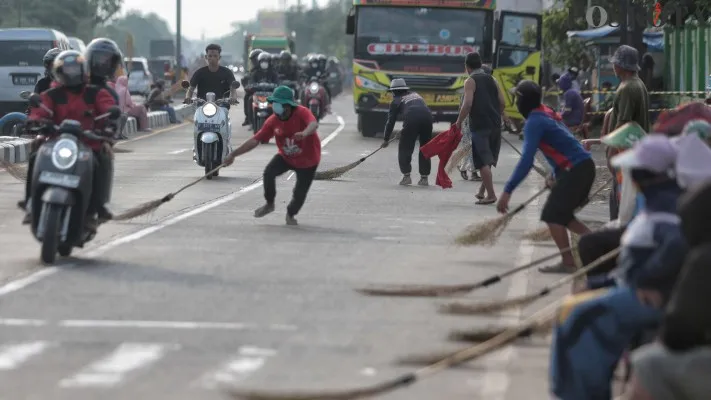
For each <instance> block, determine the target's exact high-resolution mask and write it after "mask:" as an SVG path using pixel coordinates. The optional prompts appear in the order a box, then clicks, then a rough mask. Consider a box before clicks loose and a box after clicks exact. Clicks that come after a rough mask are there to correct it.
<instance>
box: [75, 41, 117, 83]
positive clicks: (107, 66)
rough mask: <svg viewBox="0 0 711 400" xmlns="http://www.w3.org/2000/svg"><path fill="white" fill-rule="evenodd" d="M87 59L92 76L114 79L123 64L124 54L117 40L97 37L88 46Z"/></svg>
mask: <svg viewBox="0 0 711 400" xmlns="http://www.w3.org/2000/svg"><path fill="white" fill-rule="evenodd" d="M84 54H85V55H86V61H87V63H88V64H89V75H90V76H91V77H92V78H103V79H108V80H111V79H114V77H116V73H117V72H118V69H119V67H122V66H123V54H122V53H121V50H120V49H119V47H118V45H117V44H116V42H114V41H113V40H111V39H107V38H97V39H94V40H92V41H91V43H89V44H88V45H87V46H86V51H85V52H84Z"/></svg>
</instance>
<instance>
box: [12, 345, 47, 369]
mask: <svg viewBox="0 0 711 400" xmlns="http://www.w3.org/2000/svg"><path fill="white" fill-rule="evenodd" d="M51 346H52V344H51V343H49V342H44V341H37V342H25V343H18V344H15V345H7V346H3V347H0V371H9V370H12V369H15V368H17V367H19V366H20V365H22V363H24V362H25V361H27V360H29V359H30V358H32V357H34V356H36V355H39V354H41V353H42V352H44V351H45V350H46V349H48V348H49V347H51Z"/></svg>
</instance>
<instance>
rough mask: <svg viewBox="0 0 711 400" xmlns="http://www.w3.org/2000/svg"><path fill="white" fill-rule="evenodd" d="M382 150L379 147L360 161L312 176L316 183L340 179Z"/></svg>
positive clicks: (392, 140) (390, 141) (318, 172)
mask: <svg viewBox="0 0 711 400" xmlns="http://www.w3.org/2000/svg"><path fill="white" fill-rule="evenodd" d="M396 136H397V135H396ZM396 139H397V137H394V138H392V139H390V140H389V141H388V144H390V143H392V142H394V141H395V140H396ZM382 149H383V147H382V146H381V147H378V148H377V149H375V150H374V151H373V152H371V153H370V154H368V155H367V156H365V157H362V158H361V159H360V160H357V161H354V162H352V163H350V164H348V165H344V166H342V167H338V168H332V169H327V170H326V171H317V172H316V175H314V180H317V181H328V180H331V179H336V178H340V177H341V176H343V175H344V174H345V173H346V172H348V171H350V170H352V169H353V168H355V167H357V166H359V165H360V164H362V163H363V161H365V160H367V159H368V158H369V157H371V156H373V154H375V153H377V152H379V151H380V150H382Z"/></svg>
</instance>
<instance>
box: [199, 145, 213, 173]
mask: <svg viewBox="0 0 711 400" xmlns="http://www.w3.org/2000/svg"><path fill="white" fill-rule="evenodd" d="M212 146H213V145H212V144H203V145H202V156H203V158H204V160H205V178H207V179H208V180H211V179H212V177H213V176H214V174H208V173H209V172H210V171H212V170H213V169H215V167H216V166H215V165H214V163H213V161H212V152H213V148H212Z"/></svg>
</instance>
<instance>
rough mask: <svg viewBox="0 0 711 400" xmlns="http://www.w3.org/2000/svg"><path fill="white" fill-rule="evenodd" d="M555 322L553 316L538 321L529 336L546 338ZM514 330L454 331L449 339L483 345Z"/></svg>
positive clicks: (492, 328)
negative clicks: (482, 343)
mask: <svg viewBox="0 0 711 400" xmlns="http://www.w3.org/2000/svg"><path fill="white" fill-rule="evenodd" d="M553 321H555V318H553V316H551V318H550V319H541V320H540V321H538V324H536V325H535V326H533V327H532V329H531V331H530V332H529V336H534V335H536V336H544V335H546V334H548V333H549V332H550V331H551V329H552V328H553ZM513 328H514V327H505V328H502V327H486V328H483V329H476V330H457V331H452V332H451V333H450V334H449V336H448V339H449V340H451V341H456V342H474V343H481V342H486V341H487V340H491V339H492V338H494V337H496V336H498V335H501V334H502V333H504V332H506V331H507V330H509V329H513Z"/></svg>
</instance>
